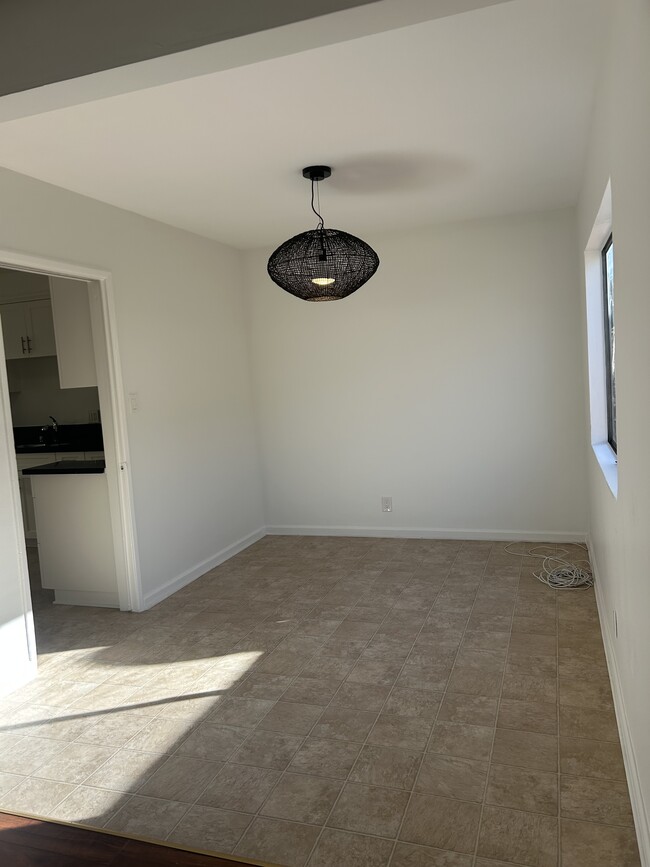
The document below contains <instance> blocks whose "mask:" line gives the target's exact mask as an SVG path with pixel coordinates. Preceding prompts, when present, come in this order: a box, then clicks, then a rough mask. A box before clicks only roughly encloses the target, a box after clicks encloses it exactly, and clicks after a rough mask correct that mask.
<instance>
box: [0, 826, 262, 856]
mask: <svg viewBox="0 0 650 867" xmlns="http://www.w3.org/2000/svg"><path fill="white" fill-rule="evenodd" d="M254 863H255V862H251V861H238V860H235V859H231V858H222V857H220V856H217V855H207V854H201V853H199V852H190V851H186V850H185V849H176V848H172V847H171V846H165V845H161V844H157V843H149V842H146V841H141V840H132V839H129V838H127V837H120V836H117V835H115V834H108V833H105V832H103V831H93V830H90V829H87V828H79V827H77V826H75V825H65V824H61V823H58V822H46V821H43V820H42V819H36V818H29V817H27V816H18V815H15V814H13V813H2V812H0V864H2V865H7V867H8V865H11V867H82V865H90V867H233V865H238V864H243V865H251V864H254ZM257 863H258V864H259V862H257Z"/></svg>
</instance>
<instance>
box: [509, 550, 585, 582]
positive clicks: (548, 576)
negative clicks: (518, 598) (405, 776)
mask: <svg viewBox="0 0 650 867" xmlns="http://www.w3.org/2000/svg"><path fill="white" fill-rule="evenodd" d="M514 544H517V543H515V542H511V543H510V545H506V547H505V549H504V550H505V551H507V552H508V554H516V555H518V556H519V557H543V558H544V559H543V560H542V567H541V570H540V572H539V573H537V572H533V575H534V576H535V578H537V579H538V581H541V582H542V584H546V585H548V586H549V587H552V588H553V590H575V589H577V588H579V587H582V588H587V587H593V583H594V576H593V574H592V572H591V569H590V568H589V561H588V560H578V561H577V562H576V563H571V562H570V561H569V560H565V559H564V557H563V555H564V556H567V555H568V553H569V552H568V551H567V550H566V548H560V549H559V550H558V551H556V554H555V556H549V555H548V553H547V554H537V553H535V552H536V551H537V550H539V548H546V550H547V551H548V547H547V546H546V545H536V546H535V547H533V548H530V549H529V550H528V551H524V552H523V553H522V552H521V551H510V550H509V549H510V547H511V546H512V545H514ZM580 547H581V548H584V549H585V551H586V550H587V546H586V545H582V544H580ZM553 563H558V564H559V565H558V566H556V567H555V568H551V567H552V564H553ZM582 566H584V567H586V568H582Z"/></svg>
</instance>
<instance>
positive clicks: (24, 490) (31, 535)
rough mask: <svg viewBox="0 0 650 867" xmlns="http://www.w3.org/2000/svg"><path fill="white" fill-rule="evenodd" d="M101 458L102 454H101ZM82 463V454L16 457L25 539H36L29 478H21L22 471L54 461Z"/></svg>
mask: <svg viewBox="0 0 650 867" xmlns="http://www.w3.org/2000/svg"><path fill="white" fill-rule="evenodd" d="M102 457H103V454H102ZM61 460H72V461H83V460H84V453H83V452H43V453H41V452H37V453H35V454H29V455H16V463H17V464H18V487H19V489H20V505H21V507H22V512H23V527H24V530H25V539H27V541H31V540H34V539H36V518H35V516H34V499H33V497H32V483H31V476H23V470H26V469H28V468H29V467H40V466H41V464H53V463H54V462H55V461H61Z"/></svg>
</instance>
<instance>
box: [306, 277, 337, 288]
mask: <svg viewBox="0 0 650 867" xmlns="http://www.w3.org/2000/svg"><path fill="white" fill-rule="evenodd" d="M311 282H312V283H315V284H316V285H317V286H331V285H332V283H334V282H335V280H334V277H312V278H311Z"/></svg>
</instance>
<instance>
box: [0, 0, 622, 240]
mask: <svg viewBox="0 0 650 867" xmlns="http://www.w3.org/2000/svg"><path fill="white" fill-rule="evenodd" d="M607 2H608V0H511V2H505V3H500V4H499V5H493V6H489V7H487V8H482V9H478V10H476V11H472V12H465V13H463V14H460V15H454V16H451V17H446V18H441V19H438V20H434V21H428V22H425V23H422V24H417V25H414V26H409V27H402V28H400V29H396V30H391V31H388V32H383V33H377V34H375V35H370V36H366V37H363V38H356V39H353V40H351V41H346V42H340V43H337V44H333V45H328V46H325V47H320V48H316V49H313V50H308V51H302V52H299V53H295V54H291V55H288V56H282V57H277V58H275V59H271V60H265V61H263V62H259V63H252V64H249V65H246V66H242V67H239V68H233V69H226V70H224V71H221V72H217V73H214V74H209V75H203V76H200V77H195V78H190V79H187V80H184V81H178V82H174V83H171V84H165V85H163V86H160V87H153V88H150V89H147V90H140V91H137V92H133V93H125V94H123V95H119V96H113V97H110V98H107V99H100V100H97V101H95V102H87V103H85V104H82V105H76V106H72V107H68V108H62V109H59V110H55V111H50V112H47V113H45V114H40V115H36V116H32V117H25V118H22V119H19V120H12V121H8V122H6V123H3V124H1V125H0V165H3V166H6V167H7V168H10V169H13V170H15V171H18V172H22V173H24V174H27V175H31V176H33V177H36V178H39V179H42V180H45V181H48V182H50V183H53V184H57V185H59V186H62V187H65V188H68V189H71V190H74V191H76V192H79V193H83V194H85V195H87V196H92V197H93V198H96V199H100V200H102V201H105V202H110V203H111V204H114V205H117V206H119V207H122V208H126V209H128V210H131V211H135V212H137V213H140V214H144V215H146V216H149V217H153V218H155V219H157V220H162V221H163V222H166V223H170V224H172V225H174V226H179V227H181V228H185V229H188V230H190V231H193V232H197V233H199V234H201V235H205V236H208V237H211V238H216V239H218V240H220V241H223V242H225V243H228V244H232V245H234V246H237V247H243V248H249V247H258V246H266V245H270V246H274V245H276V244H279V243H280V242H281V241H283V240H285V238H286V237H288V236H289V235H291V234H295V233H297V232H300V231H304V230H305V229H307V228H312V226H313V225H314V224H315V219H314V218H313V217H312V215H311V212H310V210H309V185H308V183H307V181H305V180H303V178H302V176H301V174H300V169H301V168H302V166H304V165H309V164H312V163H327V164H330V165H331V166H332V167H333V169H334V174H333V176H332V178H330V179H329V180H328V181H326V182H325V183H324V184H323V185H322V186H321V204H322V211H323V214H324V217H325V223H326V225H330V226H332V227H334V228H342V229H345V230H346V231H349V232H352V233H354V234H359V235H361V236H362V237H363V238H364V239H366V240H368V241H369V242H370V243H372V237H373V234H374V233H379V232H384V231H392V230H398V229H403V228H410V227H414V226H418V225H423V224H430V223H434V222H439V221H446V220H458V219H467V218H473V217H481V216H486V215H493V214H506V213H517V212H522V211H530V210H542V209H547V208H555V207H563V206H569V205H572V204H574V203H575V201H576V198H577V194H578V188H579V182H580V177H581V167H582V160H583V158H584V154H585V148H586V137H587V129H588V123H589V118H590V114H591V110H592V106H593V102H594V97H595V92H596V85H597V69H598V65H599V55H600V52H601V46H602V42H603V36H604V27H605V12H606V6H607Z"/></svg>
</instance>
